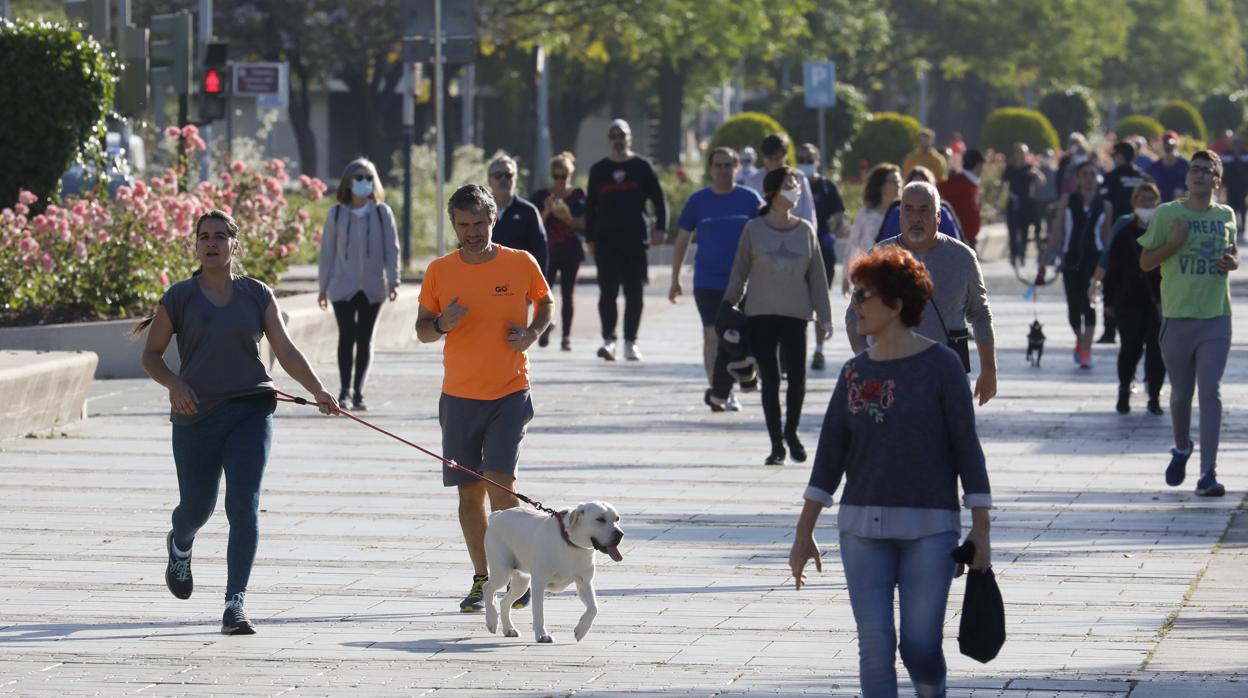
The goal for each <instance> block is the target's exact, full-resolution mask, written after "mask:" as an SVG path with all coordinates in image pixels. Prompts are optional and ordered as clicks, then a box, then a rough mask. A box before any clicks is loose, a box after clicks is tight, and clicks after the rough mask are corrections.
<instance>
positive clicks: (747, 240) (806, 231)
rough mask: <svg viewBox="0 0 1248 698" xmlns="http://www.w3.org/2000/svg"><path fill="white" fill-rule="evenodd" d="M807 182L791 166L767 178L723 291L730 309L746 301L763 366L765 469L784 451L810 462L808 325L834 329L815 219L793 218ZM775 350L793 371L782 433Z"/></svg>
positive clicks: (822, 335) (780, 460)
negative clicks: (804, 424) (805, 411)
mask: <svg viewBox="0 0 1248 698" xmlns="http://www.w3.org/2000/svg"><path fill="white" fill-rule="evenodd" d="M801 183H802V180H801V173H799V172H798V171H797V170H794V169H792V168H789V167H779V168H776V169H774V170H772V171H770V172H768V173H767V176H766V177H764V178H763V191H764V200H765V204H764V206H763V208H762V209H761V210H760V211H759V217H758V218H755V219H753V220H751V221H750V222H749V223H746V224H745V230H744V231H742V233H741V242H740V243H739V244H738V246H737V256H736V259H735V260H734V261H733V265H732V275H731V276H730V277H729V279H728V288H727V290H725V291H724V304H725V305H727V306H729V307H732V306H736V305H737V303H739V302H740V301H741V298H742V297H743V296H744V297H745V309H744V310H745V315H746V317H747V318H748V320H747V322H748V324H747V334H748V335H749V343H750V349H751V351H752V353H753V354H754V358H755V360H757V361H758V373H759V378H760V380H761V383H762V386H761V393H762V403H763V415H764V417H765V418H766V421H767V433H768V435H769V436H770V437H771V453H770V454H769V455H768V456H767V459H766V460H765V461H764V462H765V463H766V464H767V465H784V462H785V456H786V453H785V446H786V445H787V446H788V455H792V456H793V460H794V461H796V462H798V463H801V462H803V461H805V460H806V449H805V447H803V445H802V442H801V440H800V439H799V438H798V435H797V428H798V424H799V422H800V421H801V417H802V403H803V401H804V400H805V399H806V323H807V322H809V321H810V318H811V316H812V315H814V316H815V317H816V318H817V320H816V323H815V336H816V337H817V338H819V339H827V337H828V335H829V334H830V333H831V327H832V306H831V303H830V302H829V300H828V281H827V274H826V272H825V271H824V268H823V257H822V255H821V253H820V251H819V240H818V238H817V237H816V235H815V229H814V227H813V226H811V225H810V222H809V221H806V220H805V219H802V218H798V217H797V216H795V215H793V209H794V207H795V206H796V205H797V203H798V200H799V199H800V198H801V189H800V187H801ZM747 292H748V293H747ZM777 347H778V348H779V351H780V353H781V354H783V356H784V363H785V366H787V367H788V391H787V393H786V396H785V403H786V413H785V417H784V423H783V427H782V426H781V420H780V366H779V363H778V362H777V354H776V351H777Z"/></svg>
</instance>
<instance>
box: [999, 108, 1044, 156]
mask: <svg viewBox="0 0 1248 698" xmlns="http://www.w3.org/2000/svg"><path fill="white" fill-rule="evenodd" d="M979 142H980V146H981V147H984V148H992V149H993V150H996V151H998V152H1001V153H1008V152H1010V148H1011V147H1013V145H1014V144H1015V143H1026V144H1027V147H1029V148H1031V150H1032V152H1037V153H1042V152H1044V151H1045V150H1047V149H1049V148H1052V149H1053V150H1057V149H1058V147H1059V141H1058V138H1057V131H1056V130H1054V128H1053V124H1051V123H1049V119H1048V118H1047V117H1046V116H1045V115H1044V114H1041V113H1040V112H1038V111H1035V110H1034V109H1023V108H1021V107H1004V108H1001V109H997V110H995V111H993V112H992V113H991V114H989V115H988V120H987V121H985V122H984V130H983V133H981V134H980V138H979Z"/></svg>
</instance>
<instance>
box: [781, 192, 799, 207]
mask: <svg viewBox="0 0 1248 698" xmlns="http://www.w3.org/2000/svg"><path fill="white" fill-rule="evenodd" d="M780 196H783V197H784V198H785V199H787V200H788V202H789V203H791V204H793V205H794V206H796V205H797V201H798V199H801V198H802V190H801V189H781V190H780Z"/></svg>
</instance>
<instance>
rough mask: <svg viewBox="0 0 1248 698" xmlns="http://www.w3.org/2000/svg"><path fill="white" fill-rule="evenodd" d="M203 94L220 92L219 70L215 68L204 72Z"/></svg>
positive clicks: (217, 93)
mask: <svg viewBox="0 0 1248 698" xmlns="http://www.w3.org/2000/svg"><path fill="white" fill-rule="evenodd" d="M204 94H209V95H219V94H221V72H220V71H219V70H217V69H216V68H209V69H208V70H207V71H205V72H204Z"/></svg>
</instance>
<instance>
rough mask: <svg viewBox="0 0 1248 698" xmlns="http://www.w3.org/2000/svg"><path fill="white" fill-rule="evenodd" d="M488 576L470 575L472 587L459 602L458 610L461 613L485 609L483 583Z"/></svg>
mask: <svg viewBox="0 0 1248 698" xmlns="http://www.w3.org/2000/svg"><path fill="white" fill-rule="evenodd" d="M488 581H490V578H489V577H487V576H486V575H484V574H474V575H472V588H471V589H469V590H468V595H467V596H465V597H464V600H463V601H460V602H459V610H460V611H461V612H463V613H477V612H478V611H484V610H485V583H486V582H488Z"/></svg>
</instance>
